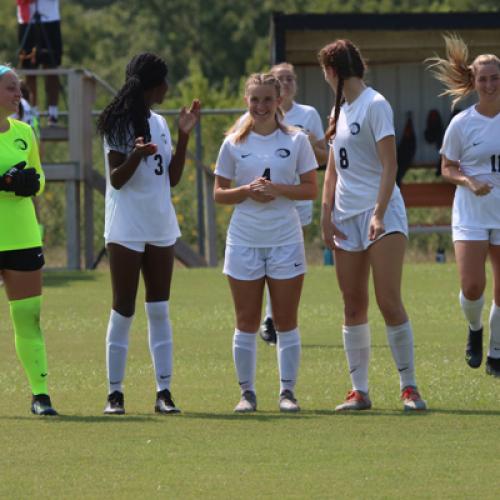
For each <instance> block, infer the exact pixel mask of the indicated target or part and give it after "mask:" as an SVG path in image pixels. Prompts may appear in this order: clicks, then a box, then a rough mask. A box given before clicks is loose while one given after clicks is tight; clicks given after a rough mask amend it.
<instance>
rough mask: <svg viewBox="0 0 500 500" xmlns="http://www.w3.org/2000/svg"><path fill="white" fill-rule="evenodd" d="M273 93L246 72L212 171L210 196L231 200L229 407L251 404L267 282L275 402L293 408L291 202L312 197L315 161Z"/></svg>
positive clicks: (295, 296)
mask: <svg viewBox="0 0 500 500" xmlns="http://www.w3.org/2000/svg"><path fill="white" fill-rule="evenodd" d="M280 92H281V85H280V82H279V80H278V79H277V78H276V77H275V76H273V75H271V74H254V75H252V76H250V78H249V79H248V80H247V82H246V84H245V101H246V104H247V107H248V115H247V116H246V117H245V118H244V120H243V121H241V120H238V121H237V122H236V123H235V125H234V126H233V128H232V129H231V130H230V131H229V133H228V136H227V137H226V139H225V140H224V142H223V144H222V146H221V149H220V152H219V156H218V158H217V165H216V169H215V176H216V177H215V188H214V197H215V201H216V202H218V203H222V204H226V205H235V208H234V212H233V215H232V217H231V222H230V224H229V228H228V232H227V240H226V254H225V261H224V273H225V274H226V275H227V277H228V280H229V286H230V288H231V292H232V295H233V301H234V306H235V311H236V329H235V331H234V337H233V356H234V363H235V365H236V373H237V376H238V381H239V384H240V390H241V400H240V401H239V403H238V404H237V406H236V408H235V411H236V412H252V411H255V410H256V409H257V398H256V392H255V372H256V361H257V332H258V330H259V324H260V317H261V308H262V295H263V291H264V285H265V284H266V283H267V285H268V287H269V290H270V294H271V298H272V301H273V313H274V321H275V324H276V329H277V335H278V341H277V351H278V352H277V354H278V365H279V373H280V398H279V399H280V400H279V407H280V410H281V411H286V412H296V411H299V409H300V408H299V405H298V403H297V400H296V398H295V394H294V390H295V384H296V380H297V374H298V369H299V362H300V334H299V329H298V327H297V313H298V306H299V300H300V294H301V290H302V283H303V279H304V273H305V271H306V260H305V253H304V242H303V235H302V229H301V226H300V219H299V214H298V212H297V210H296V209H295V201H296V200H312V199H314V198H315V196H316V194H317V186H316V168H317V163H316V159H315V157H314V153H313V150H312V147H311V144H310V142H309V140H308V138H307V136H306V135H305V134H304V133H303V132H301V131H300V130H297V129H291V128H288V127H287V126H285V125H284V124H283V123H282V121H281V119H282V111H281V109H280V107H279V106H280V104H281V94H280ZM297 176H299V184H296V177H297ZM232 183H233V184H234V186H232Z"/></svg>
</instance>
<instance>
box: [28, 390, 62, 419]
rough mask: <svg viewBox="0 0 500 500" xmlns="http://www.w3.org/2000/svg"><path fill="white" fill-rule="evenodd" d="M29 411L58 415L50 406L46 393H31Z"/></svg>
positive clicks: (45, 414) (38, 413) (36, 413)
mask: <svg viewBox="0 0 500 500" xmlns="http://www.w3.org/2000/svg"><path fill="white" fill-rule="evenodd" d="M31 413H33V414H34V415H42V416H54V415H59V414H58V413H57V411H56V410H55V409H54V408H52V403H51V401H50V397H49V396H48V395H47V394H37V395H36V396H35V395H33V398H32V400H31Z"/></svg>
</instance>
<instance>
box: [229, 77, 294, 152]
mask: <svg viewBox="0 0 500 500" xmlns="http://www.w3.org/2000/svg"><path fill="white" fill-rule="evenodd" d="M252 85H272V86H273V87H274V89H275V91H276V96H277V97H280V96H281V84H280V81H279V80H278V79H277V78H276V77H275V76H274V75H273V74H272V73H254V74H252V75H250V76H249V77H248V79H247V81H246V82H245V95H248V89H249V88H250V87H251V86H252ZM283 117H284V113H283V110H282V109H281V108H280V107H278V110H277V111H276V125H277V126H278V128H279V129H280V130H281V131H282V132H284V133H285V134H288V133H289V132H290V129H289V128H288V127H287V126H286V125H284V124H283V123H282V120H283ZM253 125H254V121H253V118H252V117H251V116H250V114H248V115H247V116H246V117H245V118H244V119H243V120H241V119H240V118H238V119H237V120H236V122H235V123H234V124H233V125H232V127H231V128H230V129H229V130H228V131H227V132H226V135H230V134H234V142H235V143H236V144H239V143H241V142H243V141H244V140H245V139H246V138H247V137H248V134H250V132H251V130H252V127H253Z"/></svg>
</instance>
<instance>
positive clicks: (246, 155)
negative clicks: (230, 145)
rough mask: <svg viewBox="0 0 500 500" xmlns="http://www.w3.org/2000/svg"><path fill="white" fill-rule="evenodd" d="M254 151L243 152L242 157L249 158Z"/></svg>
mask: <svg viewBox="0 0 500 500" xmlns="http://www.w3.org/2000/svg"><path fill="white" fill-rule="evenodd" d="M251 154H252V153H241V157H242V158H248V157H249V156H250V155H251Z"/></svg>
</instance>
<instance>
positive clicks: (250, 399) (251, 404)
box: [234, 391, 257, 413]
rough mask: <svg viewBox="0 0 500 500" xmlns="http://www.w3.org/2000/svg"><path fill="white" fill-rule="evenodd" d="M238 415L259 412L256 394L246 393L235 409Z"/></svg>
mask: <svg viewBox="0 0 500 500" xmlns="http://www.w3.org/2000/svg"><path fill="white" fill-rule="evenodd" d="M234 411H235V412H236V413H250V412H253V411H257V396H256V395H255V392H252V391H244V392H243V394H242V395H241V399H240V401H239V403H238V404H237V405H236V406H235V407H234Z"/></svg>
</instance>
